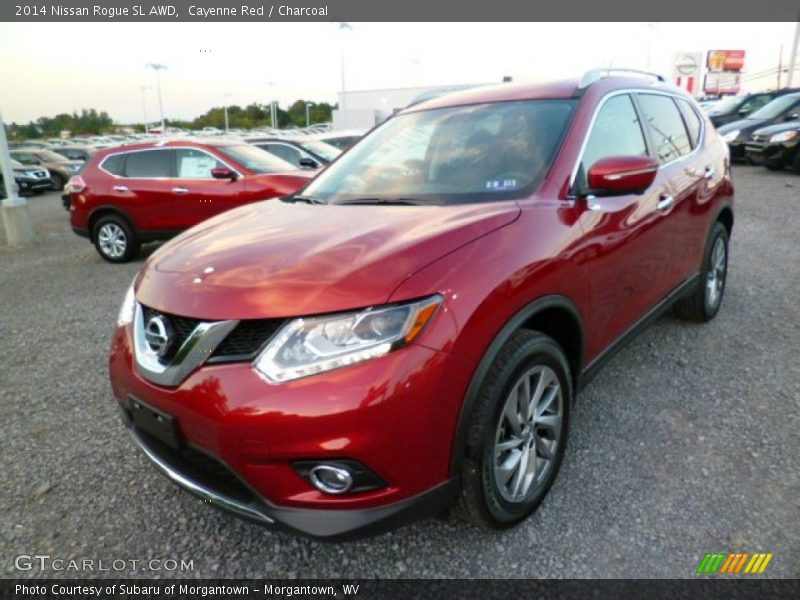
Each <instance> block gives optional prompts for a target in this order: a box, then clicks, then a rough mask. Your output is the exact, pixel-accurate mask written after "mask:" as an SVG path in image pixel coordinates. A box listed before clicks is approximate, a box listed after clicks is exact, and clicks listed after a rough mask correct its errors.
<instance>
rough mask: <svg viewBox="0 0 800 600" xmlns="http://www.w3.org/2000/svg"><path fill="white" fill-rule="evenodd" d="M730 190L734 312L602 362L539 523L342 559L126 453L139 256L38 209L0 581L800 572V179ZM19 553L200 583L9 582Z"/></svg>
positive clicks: (19, 300) (15, 298)
mask: <svg viewBox="0 0 800 600" xmlns="http://www.w3.org/2000/svg"><path fill="white" fill-rule="evenodd" d="M734 175H735V179H736V183H737V202H738V205H737V213H736V225H735V227H734V233H733V239H732V244H731V263H730V270H729V279H728V285H727V291H726V297H725V300H724V303H723V306H722V309H721V312H720V313H719V315H718V317H717V318H716V319H715V320H714V321H712V322H711V323H709V324H707V325H696V324H688V323H684V322H681V321H679V320H677V319H675V318H673V317H664V318H662V319H660V320H659V321H657V322H656V323H655V324H654V325H653V326H652V327H650V328H649V329H648V330H647V331H646V332H644V333H643V334H642V335H641V336H639V337H638V338H637V339H636V340H635V341H634V342H633V343H631V344H630V345H629V346H627V348H626V349H625V350H623V351H622V352H621V353H620V354H619V355H617V356H616V357H615V358H614V359H613V360H612V362H611V363H609V365H608V366H607V367H606V368H605V369H604V370H603V371H602V372H601V373H600V375H599V376H598V377H597V378H596V379H595V380H594V381H593V383H592V384H591V385H590V386H589V388H588V389H587V390H586V391H585V392H584V393H583V394H582V395H581V396H580V398H579V402H578V404H577V406H576V409H575V412H574V415H573V420H572V428H571V439H570V446H569V448H568V451H567V456H566V459H565V462H564V465H563V467H562V470H561V473H560V475H559V477H558V479H557V481H556V483H555V485H554V487H553V489H552V490H551V492H550V494H549V496H548V497H547V499H546V500H545V502H544V503H543V505H542V506H541V507H540V509H539V510H538V512H537V513H536V514H535V515H534V516H533V517H532V518H531V519H529V520H528V521H527V522H525V523H524V524H522V525H521V526H519V527H517V528H515V529H512V530H510V531H506V532H503V533H485V532H483V531H480V530H478V529H476V528H475V527H473V526H471V525H467V524H465V523H463V522H461V521H459V520H456V519H455V518H449V519H441V520H431V521H426V522H423V523H417V524H415V525H412V526H409V527H405V528H403V529H400V530H396V531H394V532H392V533H389V534H384V535H382V536H379V537H375V538H370V539H366V540H361V541H358V542H351V543H345V544H331V543H322V542H316V541H311V540H307V539H304V538H300V537H295V536H292V535H290V534H286V533H281V532H275V531H270V530H267V529H263V528H261V527H259V526H256V525H252V524H250V523H247V522H244V521H241V520H239V519H237V518H235V517H232V516H230V515H227V514H225V513H222V512H220V511H217V510H215V509H213V508H212V507H210V506H208V505H206V504H203V503H202V502H200V501H199V500H196V499H195V498H194V497H192V496H190V495H189V494H187V493H185V492H183V491H182V490H179V489H178V488H177V487H175V486H174V485H173V484H172V483H170V482H168V481H167V480H166V479H165V478H164V477H162V476H161V475H159V474H158V473H157V472H156V471H155V469H154V468H153V467H151V466H150V464H148V462H147V460H146V459H145V458H144V457H143V456H142V455H140V454H139V452H138V451H136V450H135V449H134V448H133V446H132V444H131V442H130V440H129V438H128V436H127V434H126V433H125V431H124V429H123V427H122V426H121V424H120V421H119V418H118V416H117V413H116V409H115V407H114V404H113V403H112V400H111V391H110V386H109V383H108V379H107V372H106V353H107V349H108V343H109V339H110V335H111V331H112V327H113V325H114V322H115V317H116V313H117V310H118V307H119V304H120V302H121V301H122V296H123V293H124V291H125V289H126V288H127V286H128V284H129V283H130V281H131V279H132V278H133V276H134V273H135V272H136V270H137V269H138V268H139V267H140V266H141V264H142V260H141V259H140V260H138V261H136V262H134V263H131V264H128V265H123V266H116V265H110V264H107V263H105V262H103V261H102V260H101V259H100V258H99V256H98V255H97V254H96V252H95V250H94V248H93V247H92V246H90V245H89V243H88V242H87V241H86V240H83V239H81V238H78V237H76V236H75V235H73V234H72V232H71V231H70V229H69V226H68V220H67V219H68V216H67V213H66V212H65V211H64V210H63V209H62V208H61V206H60V200H59V198H58V195H57V194H54V193H51V194H47V195H44V196H40V197H35V198H32V199H30V210H31V214H32V216H33V219H34V223H35V227H36V231H37V235H38V242H37V243H36V244H35V245H33V246H29V247H25V248H22V249H10V248H8V247H7V246H6V245H5V238H4V233H3V232H2V231H0V434H1V436H2V443H0V473H1V475H0V480H2V485H0V576H3V577H18V576H22V577H55V576H81V575H92V574H94V575H99V576H128V575H133V576H146V577H150V576H164V577H169V576H184V577H217V576H220V577H282V576H288V577H328V576H331V577H426V578H427V577H497V578H516V577H645V578H648V577H692V576H694V571H695V569H696V567H697V565H698V564H699V562H700V560H701V559H702V557H703V555H704V554H705V553H706V552H734V551H748V552H758V551H761V552H772V553H774V558H773V559H772V562H771V563H770V565H769V567H768V569H767V572H766V575H769V576H773V577H798V576H800V416H799V415H800V366H799V365H800V363H799V362H798V358H800V352H799V351H798V341H797V340H798V339H800V304H799V303H798V295H800V231H799V230H798V225H797V222H798V221H797V215H798V211H800V177H797V176H795V175H792V174H791V173H789V172H786V173H773V172H768V171H766V170H765V169H762V168H756V167H744V166H741V167H737V168H736V169H735V173H734ZM26 554H49V555H51V557H53V558H63V559H67V560H69V559H75V560H82V559H95V560H98V559H102V560H103V561H105V564H106V565H107V566H108V564H109V563H111V561H113V560H140V561H147V560H150V559H175V560H178V561H180V560H191V561H192V562H193V567H194V568H193V570H192V571H184V572H181V571H172V570H164V568H162V570H161V571H155V572H154V571H146V570H144V571H143V570H139V569H138V568H137V569H136V570H133V571H131V570H130V568H129V567H125V570H122V571H113V570H112V571H107V572H95V573H91V572H83V573H80V572H75V571H54V570H52V569H45V570H44V571H42V570H41V569H39V567H38V566H34V568H32V569H31V570H28V571H18V570H17V569H15V566H14V560H15V557H17V556H18V555H26ZM116 564H117V565H119V564H120V563H116ZM170 565H171V563H170ZM165 568H166V567H165Z"/></svg>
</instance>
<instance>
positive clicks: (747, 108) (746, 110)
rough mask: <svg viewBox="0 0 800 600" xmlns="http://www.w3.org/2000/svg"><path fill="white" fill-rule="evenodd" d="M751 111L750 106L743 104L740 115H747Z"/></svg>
mask: <svg viewBox="0 0 800 600" xmlns="http://www.w3.org/2000/svg"><path fill="white" fill-rule="evenodd" d="M749 112H750V107H749V106H743V107H742V108H740V109H739V114H740V115H746V114H747V113H749Z"/></svg>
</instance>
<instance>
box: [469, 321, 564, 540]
mask: <svg viewBox="0 0 800 600" xmlns="http://www.w3.org/2000/svg"><path fill="white" fill-rule="evenodd" d="M571 403H572V386H571V382H570V374H569V366H568V363H567V360H566V357H565V356H564V353H563V351H562V350H561V348H560V347H559V346H558V344H557V343H556V342H555V341H554V340H553V339H552V338H550V337H548V336H546V335H544V334H542V333H538V332H535V331H528V330H522V331H519V332H517V333H515V334H514V336H512V338H511V339H510V340H509V341H508V342H507V343H506V345H505V346H504V347H503V348H502V350H501V351H500V353H499V354H498V356H497V358H496V359H495V361H494V363H493V364H492V366H491V368H490V369H489V371H488V373H487V375H486V377H485V379H484V381H483V383H482V385H481V388H480V392H479V395H478V398H477V399H476V403H475V408H474V410H473V414H472V416H471V419H470V423H469V430H468V442H467V455H466V456H465V457H464V461H463V465H462V472H461V493H460V498H459V502H458V505H457V508H456V512H457V514H458V515H459V516H461V517H463V518H465V519H466V520H468V521H471V522H473V523H475V524H477V525H480V526H482V527H484V528H487V529H500V528H505V527H510V526H512V525H514V524H516V523H518V522H520V521H521V520H523V519H525V518H526V517H527V516H528V515H530V514H531V513H532V512H533V511H534V510H535V509H536V508H537V507H538V506H539V504H540V503H541V501H542V500H543V499H544V497H545V495H546V494H547V492H548V490H549V489H550V486H551V485H552V484H553V481H554V480H555V477H556V474H557V473H558V469H559V467H560V466H561V460H562V458H563V456H564V448H565V446H566V443H567V432H568V424H569V409H570V406H571Z"/></svg>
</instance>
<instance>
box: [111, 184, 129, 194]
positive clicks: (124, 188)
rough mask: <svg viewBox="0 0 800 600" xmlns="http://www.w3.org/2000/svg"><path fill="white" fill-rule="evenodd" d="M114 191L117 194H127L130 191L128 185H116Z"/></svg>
mask: <svg viewBox="0 0 800 600" xmlns="http://www.w3.org/2000/svg"><path fill="white" fill-rule="evenodd" d="M114 191H115V192H127V191H128V186H127V185H115V186H114Z"/></svg>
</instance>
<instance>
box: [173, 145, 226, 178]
mask: <svg viewBox="0 0 800 600" xmlns="http://www.w3.org/2000/svg"><path fill="white" fill-rule="evenodd" d="M176 157H177V161H178V163H177V166H178V168H177V172H178V179H212V177H211V169H216V168H219V167H224V166H225V165H223V164H222V163H221V162H219V161H218V160H217V159H216V158H214V157H213V156H211V155H210V154H208V153H206V152H203V151H202V150H195V149H192V148H180V149H179V150H177V155H176Z"/></svg>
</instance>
